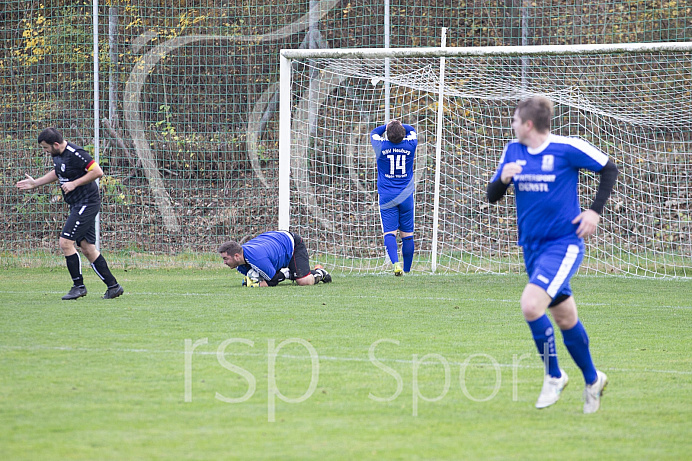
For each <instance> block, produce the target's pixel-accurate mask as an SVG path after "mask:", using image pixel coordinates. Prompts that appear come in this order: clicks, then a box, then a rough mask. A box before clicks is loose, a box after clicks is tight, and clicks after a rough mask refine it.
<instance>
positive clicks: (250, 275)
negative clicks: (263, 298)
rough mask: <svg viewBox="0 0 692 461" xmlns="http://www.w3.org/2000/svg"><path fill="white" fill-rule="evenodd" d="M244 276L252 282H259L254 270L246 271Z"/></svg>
mask: <svg viewBox="0 0 692 461" xmlns="http://www.w3.org/2000/svg"><path fill="white" fill-rule="evenodd" d="M246 275H247V277H248V278H249V279H250V280H252V281H253V282H259V281H260V280H261V279H260V275H259V272H257V271H256V270H255V269H250V270H249V271H247V274H246Z"/></svg>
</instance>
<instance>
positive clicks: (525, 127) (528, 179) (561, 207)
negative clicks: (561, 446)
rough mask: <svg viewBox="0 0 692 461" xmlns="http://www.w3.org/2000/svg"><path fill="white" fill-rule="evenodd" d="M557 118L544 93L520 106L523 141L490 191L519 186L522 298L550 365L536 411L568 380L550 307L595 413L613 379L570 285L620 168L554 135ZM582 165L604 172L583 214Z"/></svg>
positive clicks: (494, 196) (492, 194)
mask: <svg viewBox="0 0 692 461" xmlns="http://www.w3.org/2000/svg"><path fill="white" fill-rule="evenodd" d="M552 115H553V104H552V102H551V101H550V100H548V99H547V98H544V97H540V96H535V97H532V98H529V99H526V100H524V101H521V102H520V103H519V104H518V105H517V107H516V110H515V112H514V119H513V121H512V128H513V129H514V133H515V135H516V138H517V139H516V140H514V141H512V142H510V143H509V144H507V146H506V147H505V149H504V151H503V153H502V157H501V158H500V165H499V167H498V169H497V171H496V173H495V175H494V176H493V177H492V179H491V181H490V184H489V185H488V191H487V194H488V200H489V201H490V202H491V203H494V202H496V201H498V200H500V199H501V198H502V196H503V195H504V194H505V192H506V191H507V188H508V187H509V185H510V184H514V194H515V196H516V208H517V226H518V230H519V242H518V243H519V245H520V246H521V247H522V250H523V253H524V263H525V266H526V272H527V274H528V276H529V283H528V284H527V285H526V287H525V288H524V292H523V293H522V295H521V301H520V304H521V311H522V313H523V314H524V318H525V319H526V321H527V323H528V325H529V328H530V329H531V333H532V335H533V339H534V341H535V343H536V347H537V348H538V353H539V354H540V356H541V357H542V359H543V361H544V363H545V365H546V369H545V372H546V375H545V379H544V381H543V388H542V390H541V393H540V395H539V397H538V401H537V402H536V408H545V407H547V406H550V405H552V404H554V403H555V402H557V400H558V399H559V398H560V393H561V392H562V390H563V389H564V387H565V386H566V385H567V381H568V377H567V374H566V373H565V372H564V370H561V369H560V367H559V365H558V359H557V354H556V349H555V334H554V330H553V324H552V323H551V321H550V319H549V318H548V316H547V315H546V311H547V309H548V308H550V311H551V313H552V316H553V319H554V320H555V323H556V324H557V325H558V326H559V327H560V330H562V337H563V340H564V343H565V347H566V348H567V350H568V351H569V353H570V355H571V356H572V358H573V359H574V361H575V362H576V364H577V366H578V367H579V368H580V369H581V371H582V374H583V376H584V381H585V383H586V386H585V388H584V413H593V412H595V411H597V410H598V409H599V407H600V397H601V394H602V393H603V388H604V387H605V386H606V384H607V383H608V378H607V377H606V375H605V373H603V372H602V371H600V370H597V369H596V367H595V366H594V364H593V361H592V359H591V352H590V350H589V338H588V336H587V334H586V330H585V329H584V326H583V325H582V323H581V321H580V320H579V317H578V315H577V306H576V304H575V302H574V297H573V296H572V289H571V288H570V283H569V282H570V278H571V277H572V276H573V275H574V274H575V273H576V272H577V269H578V268H579V265H580V264H581V261H582V259H583V257H584V238H585V237H588V236H590V235H592V234H593V233H594V232H595V231H596V228H597V226H598V223H599V221H600V215H601V212H602V211H603V207H604V205H605V203H606V200H607V199H608V197H609V196H610V194H611V192H612V190H613V186H614V185H615V181H616V179H617V175H618V169H617V167H616V166H615V164H614V163H613V161H612V160H609V159H608V157H607V156H606V154H604V153H603V152H601V151H600V150H598V149H597V148H596V147H594V146H592V145H591V144H589V143H588V142H586V141H583V140H581V139H578V138H569V137H563V136H556V135H553V134H551V133H550V120H551V118H552ZM582 168H583V169H586V170H591V171H594V172H596V173H598V174H599V175H600V181H599V185H598V191H597V192H596V197H595V199H594V201H593V203H592V204H591V206H590V207H589V208H588V209H586V210H583V211H582V210H581V208H580V206H579V198H578V196H577V187H578V180H579V170H580V169H582Z"/></svg>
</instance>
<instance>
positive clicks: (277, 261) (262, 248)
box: [237, 231, 294, 281]
mask: <svg viewBox="0 0 692 461" xmlns="http://www.w3.org/2000/svg"><path fill="white" fill-rule="evenodd" d="M293 246H294V244H293V235H292V234H291V233H290V232H287V231H272V232H265V233H263V234H260V235H258V236H257V237H255V238H253V239H252V240H249V241H248V242H246V243H245V244H244V245H242V247H243V256H244V257H245V261H246V262H247V263H248V264H249V265H250V267H252V268H253V269H255V270H256V271H257V272H258V273H259V274H260V277H262V279H264V280H265V281H266V280H271V279H272V278H273V277H274V274H276V271H278V270H279V269H281V268H283V267H288V263H289V262H290V261H291V258H292V257H293ZM237 269H238V272H240V273H241V274H243V275H247V272H248V270H249V267H248V266H246V265H240V266H238V268H237Z"/></svg>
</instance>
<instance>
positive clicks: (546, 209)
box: [491, 134, 608, 249]
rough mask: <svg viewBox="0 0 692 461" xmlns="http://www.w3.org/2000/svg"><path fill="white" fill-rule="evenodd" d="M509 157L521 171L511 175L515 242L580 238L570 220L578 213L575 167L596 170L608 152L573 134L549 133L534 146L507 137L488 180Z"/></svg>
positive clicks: (525, 243)
mask: <svg viewBox="0 0 692 461" xmlns="http://www.w3.org/2000/svg"><path fill="white" fill-rule="evenodd" d="M511 162H514V163H517V164H519V165H520V166H521V167H522V171H521V173H519V174H517V175H515V176H514V178H513V179H512V183H513V184H514V194H515V196H516V203H517V227H518V229H519V245H521V246H525V247H527V248H529V249H536V248H537V247H539V246H540V245H542V244H543V243H546V242H550V241H554V240H559V239H563V238H568V239H574V240H580V239H579V238H578V237H577V234H576V230H577V227H578V225H577V224H572V220H573V219H574V218H576V217H577V216H578V215H579V213H581V209H580V207H579V197H578V194H577V187H578V182H579V170H580V169H581V168H584V169H587V170H591V171H596V172H598V171H601V169H602V168H603V167H604V166H605V164H606V163H608V156H606V154H604V153H603V152H601V151H600V150H598V149H597V148H596V147H594V146H592V145H591V144H589V143H588V142H586V141H584V140H581V139H579V138H569V137H565V136H557V135H553V134H551V135H549V136H548V139H547V140H546V142H545V143H544V144H543V145H542V146H540V147H538V148H536V149H531V148H529V147H527V146H525V145H524V144H521V143H519V142H518V141H513V142H510V143H509V144H507V146H506V147H505V150H504V152H503V153H502V157H501V158H500V165H499V166H498V169H497V171H496V172H495V175H494V176H493V178H492V179H491V182H492V181H495V180H497V179H498V178H499V177H500V174H501V173H502V168H503V167H504V165H505V164H507V163H511Z"/></svg>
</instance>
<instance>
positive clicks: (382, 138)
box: [370, 120, 418, 276]
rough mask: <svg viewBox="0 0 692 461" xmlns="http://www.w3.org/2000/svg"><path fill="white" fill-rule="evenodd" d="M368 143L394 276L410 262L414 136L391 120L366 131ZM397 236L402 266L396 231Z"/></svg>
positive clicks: (416, 136)
mask: <svg viewBox="0 0 692 461" xmlns="http://www.w3.org/2000/svg"><path fill="white" fill-rule="evenodd" d="M370 142H371V144H372V147H373V149H374V150H375V155H376V157H377V193H378V194H379V203H380V217H381V219H382V232H383V234H384V246H385V249H386V250H387V255H388V256H389V260H390V261H391V262H392V264H393V265H394V275H396V276H400V275H403V274H404V272H409V271H410V270H411V263H412V262H413V252H414V250H415V245H414V243H413V221H414V215H415V213H414V211H415V210H414V200H413V193H414V192H415V190H416V184H415V181H414V175H413V163H414V159H415V156H416V146H417V145H418V135H417V134H416V130H415V129H414V128H413V127H412V126H411V125H404V124H402V123H401V122H400V121H399V120H392V121H391V122H389V123H388V124H386V125H382V126H378V127H377V128H375V129H374V130H372V132H371V133H370ZM397 231H399V234H400V235H401V255H402V257H403V260H404V265H403V267H402V265H401V263H400V262H399V252H398V247H397V242H396V233H397Z"/></svg>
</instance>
